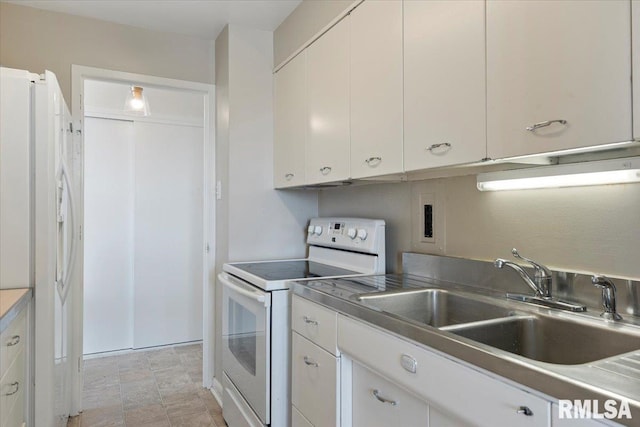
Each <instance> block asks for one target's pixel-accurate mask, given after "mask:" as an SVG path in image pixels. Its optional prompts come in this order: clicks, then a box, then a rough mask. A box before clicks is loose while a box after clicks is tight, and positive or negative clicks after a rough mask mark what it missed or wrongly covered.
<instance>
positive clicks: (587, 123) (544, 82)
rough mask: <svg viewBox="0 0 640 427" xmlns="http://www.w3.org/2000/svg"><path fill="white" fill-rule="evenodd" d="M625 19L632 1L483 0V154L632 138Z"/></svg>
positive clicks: (513, 153)
mask: <svg viewBox="0 0 640 427" xmlns="http://www.w3.org/2000/svg"><path fill="white" fill-rule="evenodd" d="M630 23H631V17H630V4H629V0H604V1H595V0H594V1H571V0H558V1H488V2H487V24H486V25H487V141H488V143H487V147H488V157H490V158H493V159H499V158H504V157H511V156H520V155H529V154H537V153H544V152H553V151H561V150H566V149H574V148H580V147H590V146H596V145H600V144H606V143H613V142H622V141H629V140H631V79H630V74H631V55H630V52H631V46H630V43H631V28H630ZM466 119H467V118H465V120H466ZM536 124H537V126H535V125H536ZM533 127H536V129H532V130H527V128H533Z"/></svg>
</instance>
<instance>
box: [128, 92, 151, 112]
mask: <svg viewBox="0 0 640 427" xmlns="http://www.w3.org/2000/svg"><path fill="white" fill-rule="evenodd" d="M142 90H143V89H142V87H140V86H131V89H130V91H129V94H128V95H127V100H126V101H125V103H124V111H125V112H126V113H128V114H135V115H138V116H145V117H146V116H149V115H151V109H150V108H149V101H148V100H147V98H146V97H145V96H144V94H143V93H142Z"/></svg>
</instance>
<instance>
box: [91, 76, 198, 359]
mask: <svg viewBox="0 0 640 427" xmlns="http://www.w3.org/2000/svg"><path fill="white" fill-rule="evenodd" d="M134 83H135V84H137V83H136V82H134ZM129 90H130V85H127V84H123V83H117V82H105V81H98V80H85V83H84V107H85V108H84V154H85V166H84V170H85V177H84V178H85V187H84V206H85V211H84V212H85V216H84V218H85V232H84V235H85V238H84V242H85V243H84V262H85V268H84V322H83V323H84V339H83V342H84V348H83V352H84V354H85V355H87V354H95V353H103V352H111V351H119V350H129V349H140V348H146V347H157V346H162V345H169V344H179V343H185V342H191V341H200V340H202V326H203V322H202V309H203V307H202V292H203V289H202V281H201V277H202V271H203V257H202V255H201V254H202V251H203V248H204V247H205V236H204V230H203V227H204V220H203V216H204V211H203V207H204V193H203V184H204V167H203V166H204V165H203V158H204V145H203V138H204V129H203V126H204V123H203V118H204V103H203V99H202V97H203V96H202V94H199V93H194V92H191V91H184V90H176V89H165V88H154V87H148V88H144V95H145V97H146V98H147V100H148V102H149V103H150V104H151V105H152V108H153V110H152V111H153V113H152V115H150V116H148V117H143V116H129V115H127V114H126V113H123V111H122V105H123V104H124V100H125V99H126V97H127V93H128V92H129Z"/></svg>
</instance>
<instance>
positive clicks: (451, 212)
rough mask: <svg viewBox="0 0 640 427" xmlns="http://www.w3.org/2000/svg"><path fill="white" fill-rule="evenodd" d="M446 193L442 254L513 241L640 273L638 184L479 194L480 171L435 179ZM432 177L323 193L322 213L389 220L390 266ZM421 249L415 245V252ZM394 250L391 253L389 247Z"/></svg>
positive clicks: (488, 256)
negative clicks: (415, 197)
mask: <svg viewBox="0 0 640 427" xmlns="http://www.w3.org/2000/svg"><path fill="white" fill-rule="evenodd" d="M438 181H439V183H440V185H439V186H437V187H438V188H440V189H441V191H442V192H443V200H444V211H445V224H444V234H445V236H444V245H445V250H444V254H445V255H450V256H456V257H464V258H473V259H481V260H493V259H495V258H497V257H503V258H511V254H510V250H511V248H512V247H516V248H518V250H519V251H520V252H521V253H522V254H523V255H525V256H528V257H530V258H533V259H536V260H538V261H540V262H542V263H544V264H547V265H548V266H549V267H552V268H555V269H559V270H570V271H584V272H598V273H603V274H608V275H611V276H617V277H631V278H635V279H638V278H640V263H638V254H640V215H639V214H638V212H640V184H620V185H606V186H596V187H579V188H561V189H547V190H527V191H510V192H480V191H478V190H477V189H476V177H475V176H474V175H471V176H463V177H455V178H446V179H441V180H438ZM419 187H426V188H430V189H432V188H434V187H435V186H434V185H433V181H419V182H413V183H399V184H384V185H370V186H363V187H352V188H349V189H334V190H325V191H322V192H321V194H320V196H319V214H320V215H321V216H330V215H365V216H367V217H380V218H383V219H386V220H387V221H388V223H389V224H390V226H389V227H388V232H387V245H388V250H387V258H388V259H389V261H390V262H388V267H389V270H390V271H397V270H399V269H400V266H401V264H400V263H399V262H396V264H395V265H393V264H392V262H393V261H394V260H396V261H397V260H398V259H399V255H400V252H401V251H406V250H412V244H411V236H412V233H414V232H419V231H420V230H413V229H412V225H411V214H412V212H411V209H412V207H411V197H412V193H419V192H420V191H417V192H416V191H412V189H414V190H415V189H416V188H419ZM415 251H416V252H418V250H415ZM390 252H391V253H390Z"/></svg>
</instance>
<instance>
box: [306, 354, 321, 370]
mask: <svg viewBox="0 0 640 427" xmlns="http://www.w3.org/2000/svg"><path fill="white" fill-rule="evenodd" d="M304 363H305V364H306V365H307V366H313V367H314V368H317V367H318V362H314V361H313V359H311V358H309V357H307V356H305V357H304Z"/></svg>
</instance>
